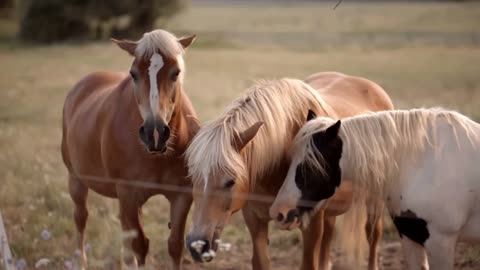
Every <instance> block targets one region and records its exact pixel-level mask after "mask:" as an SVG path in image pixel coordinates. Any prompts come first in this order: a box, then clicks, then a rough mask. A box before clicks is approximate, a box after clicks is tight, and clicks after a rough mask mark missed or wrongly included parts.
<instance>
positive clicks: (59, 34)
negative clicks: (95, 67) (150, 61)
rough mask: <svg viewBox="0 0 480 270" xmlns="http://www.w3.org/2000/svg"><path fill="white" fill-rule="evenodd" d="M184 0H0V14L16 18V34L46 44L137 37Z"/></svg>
mask: <svg viewBox="0 0 480 270" xmlns="http://www.w3.org/2000/svg"><path fill="white" fill-rule="evenodd" d="M186 4H187V0H0V16H2V17H6V16H10V17H15V18H17V19H18V23H19V31H18V36H19V37H20V38H21V39H22V40H25V41H31V42H41V43H49V42H56V41H65V40H91V39H104V38H106V37H121V38H125V37H130V38H138V37H139V36H140V35H141V34H142V33H144V32H147V31H150V30H151V29H153V28H154V27H155V23H156V22H158V20H160V21H161V20H167V19H168V18H170V17H171V16H172V15H174V14H176V13H177V12H178V11H180V10H181V9H182V8H183V7H184V6H185V5H186Z"/></svg>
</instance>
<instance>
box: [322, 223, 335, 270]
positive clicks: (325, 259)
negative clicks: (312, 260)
mask: <svg viewBox="0 0 480 270" xmlns="http://www.w3.org/2000/svg"><path fill="white" fill-rule="evenodd" d="M335 219H336V217H335V216H325V217H324V223H323V236H322V246H321V249H320V269H325V270H327V269H331V267H332V263H331V262H330V245H331V244H332V240H333V235H334V233H335Z"/></svg>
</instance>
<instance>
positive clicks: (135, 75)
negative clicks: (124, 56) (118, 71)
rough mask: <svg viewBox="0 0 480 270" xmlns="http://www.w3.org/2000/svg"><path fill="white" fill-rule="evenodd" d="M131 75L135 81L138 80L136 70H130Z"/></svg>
mask: <svg viewBox="0 0 480 270" xmlns="http://www.w3.org/2000/svg"><path fill="white" fill-rule="evenodd" d="M130 76H131V77H132V79H133V80H134V81H136V80H137V73H135V72H134V71H130Z"/></svg>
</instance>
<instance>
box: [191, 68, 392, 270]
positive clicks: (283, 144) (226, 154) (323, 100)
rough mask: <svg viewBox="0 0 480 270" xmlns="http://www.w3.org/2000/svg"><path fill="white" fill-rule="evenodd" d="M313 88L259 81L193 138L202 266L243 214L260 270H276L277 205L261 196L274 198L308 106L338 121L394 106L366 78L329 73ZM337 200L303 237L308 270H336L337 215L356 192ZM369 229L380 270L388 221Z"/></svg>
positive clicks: (194, 247)
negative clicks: (271, 251)
mask: <svg viewBox="0 0 480 270" xmlns="http://www.w3.org/2000/svg"><path fill="white" fill-rule="evenodd" d="M306 82H307V83H308V84H307V83H305V82H303V81H300V80H293V79H282V80H276V81H266V82H261V83H257V84H256V85H254V86H253V87H252V88H251V90H250V91H249V92H248V93H247V94H246V95H245V96H243V97H241V98H239V99H237V100H235V101H234V102H232V104H230V106H229V107H228V108H227V109H226V110H225V111H224V113H223V114H222V115H221V116H220V117H218V118H217V119H215V120H213V121H211V122H209V123H207V124H206V125H205V126H204V127H203V128H201V129H200V131H199V132H198V134H197V135H196V137H195V138H194V139H193V141H192V143H191V145H190V146H189V148H188V149H187V153H186V155H187V161H188V167H189V174H190V175H191V177H192V180H193V185H194V193H193V194H194V205H195V208H194V213H193V224H192V225H193V226H192V229H191V231H190V233H189V234H188V236H187V244H188V248H189V250H190V253H191V254H192V257H193V258H194V259H195V260H196V261H210V260H211V259H212V258H213V255H212V254H214V252H211V249H213V250H215V249H216V247H217V245H218V238H219V237H220V234H221V232H222V230H223V228H224V226H225V225H226V223H227V222H228V219H229V218H230V216H231V215H232V213H234V212H236V211H238V210H240V209H242V211H243V216H244V219H245V222H246V224H247V227H248V229H249V231H250V234H251V238H252V241H253V258H252V263H253V269H269V256H268V222H269V221H270V220H271V219H270V215H269V207H270V205H271V203H272V202H273V199H271V200H265V199H260V198H259V197H258V196H261V198H273V197H274V196H275V195H276V193H277V192H278V190H279V189H280V186H281V185H282V183H283V180H284V179H285V176H286V173H287V170H288V167H289V164H290V154H289V148H290V146H291V143H292V140H293V138H294V137H295V135H296V133H297V132H298V130H299V129H300V128H301V127H302V126H303V125H304V124H305V122H306V115H305V109H306V108H311V109H312V110H314V111H315V112H316V114H317V115H324V116H327V115H328V116H329V117H332V118H343V117H347V116H351V115H355V114H360V113H364V112H367V111H380V110H389V109H392V108H393V105H392V102H391V100H390V98H389V97H388V95H387V94H386V93H385V92H384V90H383V89H382V88H381V87H380V86H378V85H377V84H375V83H373V82H371V81H369V80H366V79H363V78H359V77H351V76H347V75H344V74H340V73H335V72H326V73H318V74H315V75H313V76H311V77H309V78H308V79H307V80H306ZM309 84H310V85H309ZM312 86H313V87H312ZM314 88H316V89H318V90H315V89H314ZM222 194H223V195H222ZM252 194H255V198H252ZM220 195H222V196H220ZM336 195H337V196H336V197H335V199H332V203H331V207H330V209H327V211H326V212H325V213H326V214H328V215H329V216H328V217H327V218H324V212H323V211H320V213H319V214H317V215H316V216H315V217H313V218H312V220H311V222H310V225H309V227H308V228H306V229H304V230H303V231H302V235H303V240H304V245H303V262H302V269H318V267H319V261H320V264H321V268H322V269H326V268H327V267H328V266H329V247H330V242H331V240H332V234H333V230H334V223H335V215H338V214H341V213H343V212H345V209H348V207H349V206H350V203H351V196H352V194H351V189H349V188H348V187H341V188H340V191H339V192H337V193H336ZM287 218H290V217H287ZM323 225H325V233H323ZM367 227H368V231H369V236H371V237H370V239H371V241H370V246H371V251H372V252H371V258H370V262H371V266H370V268H371V269H376V268H377V248H378V242H379V240H380V237H381V233H382V231H381V230H382V224H381V220H377V221H376V223H375V224H369V225H367ZM370 232H371V233H370ZM322 234H323V235H324V236H323V240H322ZM320 250H321V251H322V254H320ZM319 254H320V260H319V258H318V255H319Z"/></svg>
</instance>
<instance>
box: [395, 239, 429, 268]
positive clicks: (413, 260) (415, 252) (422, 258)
mask: <svg viewBox="0 0 480 270" xmlns="http://www.w3.org/2000/svg"><path fill="white" fill-rule="evenodd" d="M402 249H403V256H405V261H406V264H407V269H411V270H414V269H421V270H428V260H427V253H426V252H425V248H424V247H423V246H422V245H420V244H418V243H416V242H413V241H412V240H410V239H409V238H408V237H406V236H402ZM432 269H434V268H432Z"/></svg>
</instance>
